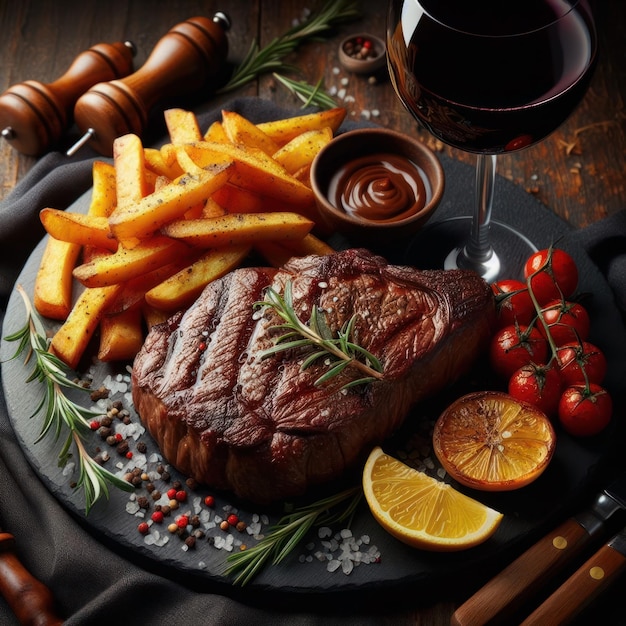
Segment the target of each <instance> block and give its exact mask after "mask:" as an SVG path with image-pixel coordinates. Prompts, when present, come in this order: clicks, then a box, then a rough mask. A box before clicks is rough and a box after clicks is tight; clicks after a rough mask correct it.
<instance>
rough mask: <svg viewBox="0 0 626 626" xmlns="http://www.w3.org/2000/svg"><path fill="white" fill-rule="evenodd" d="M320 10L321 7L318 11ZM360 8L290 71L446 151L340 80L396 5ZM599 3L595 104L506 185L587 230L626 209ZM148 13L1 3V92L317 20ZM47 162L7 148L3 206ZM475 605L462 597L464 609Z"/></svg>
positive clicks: (503, 164)
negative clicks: (200, 37) (180, 33)
mask: <svg viewBox="0 0 626 626" xmlns="http://www.w3.org/2000/svg"><path fill="white" fill-rule="evenodd" d="M319 4H321V3H317V2H311V7H315V6H317V5H319ZM358 4H359V5H360V6H361V9H362V12H363V17H362V19H361V20H360V21H358V22H354V23H351V24H346V25H343V26H342V27H341V28H339V29H337V30H336V32H334V33H333V34H332V36H331V37H330V38H329V39H328V40H327V41H326V42H323V43H310V44H307V45H305V46H303V47H301V48H300V49H299V50H298V51H297V53H296V54H294V55H293V57H292V58H290V59H289V61H290V62H292V63H294V64H297V65H298V67H299V68H300V69H301V70H302V73H303V75H302V78H304V79H306V80H308V81H309V82H310V83H316V82H317V81H318V80H319V79H320V78H322V77H323V79H324V81H325V86H326V88H327V90H332V89H333V88H335V89H337V90H341V89H344V90H345V94H346V96H347V97H345V98H344V99H339V98H338V99H337V100H338V103H339V104H342V105H343V106H345V107H346V108H347V109H348V115H349V117H350V118H353V119H360V118H364V117H369V118H371V119H372V120H373V121H375V122H377V123H379V124H380V125H382V126H386V127H391V128H395V129H399V130H401V131H402V132H405V133H408V134H415V135H419V136H420V137H422V138H423V140H424V141H426V142H428V143H431V144H433V145H434V142H433V141H432V139H431V138H430V136H429V135H428V134H427V133H426V132H425V131H423V130H420V129H419V128H418V126H417V124H416V122H415V121H414V120H413V118H412V117H411V116H410V115H409V114H408V113H407V112H406V111H405V110H404V108H403V107H402V105H401V104H400V102H399V101H398V100H397V98H396V96H395V94H394V92H393V90H392V88H391V86H390V84H389V81H388V80H387V78H386V75H385V74H384V72H383V75H382V76H379V77H378V80H377V81H376V82H375V83H373V82H372V81H370V80H368V77H359V76H355V75H350V74H348V73H346V72H345V71H344V70H342V69H340V65H339V62H338V54H337V52H338V44H339V42H340V40H341V39H342V37H343V36H345V35H346V34H349V33H354V32H357V31H361V32H363V31H366V32H370V33H372V34H376V35H379V36H381V37H383V36H384V27H385V5H386V3H385V2H381V1H380V0H378V1H375V0H365V1H363V2H360V3H358ZM596 4H597V5H598V7H597V9H596V11H597V15H596V16H597V21H598V30H599V33H600V62H599V65H598V67H597V70H596V73H595V76H594V79H593V82H592V84H591V88H590V90H589V92H588V94H587V96H586V98H585V99H584V101H583V102H582V104H581V105H580V106H579V108H578V109H577V110H576V112H575V113H574V114H573V115H572V116H571V117H570V119H569V120H568V121H567V122H566V123H565V124H563V126H562V127H561V128H560V129H558V130H557V131H556V132H555V133H554V134H553V135H552V136H550V137H549V138H548V139H546V140H545V141H543V142H542V143H541V144H539V145H538V146H535V147H532V148H529V149H527V150H525V151H521V152H519V153H515V154H511V155H508V156H504V157H502V158H500V160H499V173H500V174H503V175H504V176H505V177H506V178H508V179H510V180H511V181H514V182H515V183H517V184H519V185H520V186H522V187H523V188H525V189H527V190H528V191H529V192H531V193H533V194H535V195H536V197H537V198H538V199H539V200H541V201H542V202H543V203H545V204H546V205H547V206H548V207H550V208H551V209H552V210H553V211H554V212H555V213H556V214H558V215H559V216H561V217H562V218H563V219H565V220H566V221H568V222H569V223H570V224H572V225H573V226H575V227H584V226H586V225H588V224H590V223H592V222H594V221H596V220H599V219H601V218H603V217H605V216H607V215H610V214H612V213H615V212H617V211H619V210H620V209H622V208H624V207H626V184H625V183H626V156H625V155H626V123H625V122H626V112H625V110H624V101H625V99H626V46H624V31H623V29H624V26H625V25H626V3H624V2H623V0H601V1H599V2H597V3H596ZM147 5H148V3H144V2H141V1H140V0H108V1H107V2H102V1H100V0H76V1H69V0H60V1H59V2H55V3H49V2H44V1H43V0H41V1H38V0H30V1H29V0H21V1H20V2H2V3H0V47H1V54H0V58H1V59H2V62H1V63H0V93H1V92H3V91H4V90H6V89H7V88H8V87H9V86H11V85H13V84H15V83H18V82H21V81H24V80H26V79H33V80H38V81H41V82H44V83H48V82H52V81H53V80H55V79H56V78H58V77H59V76H61V75H62V74H63V73H64V72H65V71H66V70H67V68H68V67H69V66H70V64H71V62H72V60H73V59H74V57H75V56H76V55H77V54H78V53H79V52H81V51H82V50H85V49H87V48H88V47H90V46H91V45H94V44H95V43H99V42H114V41H123V40H126V39H130V40H132V41H133V42H134V43H135V44H136V46H137V49H138V52H137V56H136V57H135V65H136V67H141V65H142V63H143V62H144V61H145V59H146V58H147V57H148V55H149V53H150V51H151V50H152V48H153V46H154V45H155V44H156V42H157V41H158V40H159V39H160V38H161V37H162V36H163V35H164V34H165V33H166V32H167V30H169V28H171V27H172V26H173V25H174V24H176V23H178V22H180V21H182V20H184V19H186V18H188V17H192V16H195V15H212V14H213V13H214V12H215V11H217V10H226V11H227V12H228V13H229V14H230V15H231V17H232V22H233V23H232V29H231V31H230V33H229V44H230V54H229V59H230V60H231V61H232V62H234V63H236V62H237V61H238V60H240V59H241V58H242V57H243V56H244V54H245V53H246V52H247V50H248V48H249V46H250V42H251V41H252V39H253V38H257V39H258V40H259V41H260V43H261V45H265V44H267V43H268V42H269V41H270V40H271V39H272V38H274V37H275V36H277V35H280V34H282V33H283V32H284V31H285V30H287V29H288V28H289V27H291V25H292V22H293V21H294V20H296V19H299V18H302V17H303V16H304V15H306V11H307V10H308V9H307V8H305V7H308V6H309V5H308V3H307V4H304V6H303V3H302V2H298V1H297V0H290V1H287V0H285V1H282V2H278V1H276V2H273V1H272V0H257V1H252V0H228V2H223V3H220V2H216V1H211V2H206V1H204V0H178V1H177V2H152V3H149V7H150V8H149V10H147V8H146V7H147ZM337 70H338V71H337ZM233 95H259V96H261V97H263V98H268V99H271V100H273V101H275V102H277V103H278V104H281V105H283V106H285V107H291V108H297V107H299V106H300V103H299V102H297V101H296V100H295V99H294V97H293V96H292V95H291V94H289V93H288V92H287V91H286V90H285V89H284V88H282V87H280V86H277V85H276V83H275V81H274V80H273V79H272V78H271V77H269V76H264V77H262V78H261V79H260V80H258V81H255V82H253V83H250V84H248V85H247V86H245V87H243V88H241V89H240V90H239V91H237V92H236V93H235V94H230V95H229V96H228V97H232V96H233ZM222 99H224V100H225V99H226V97H223V98H222ZM217 102H219V100H216V103H217ZM62 147H63V148H66V147H68V146H67V145H64V146H62ZM436 147H437V149H438V150H441V151H442V152H444V153H446V154H449V155H451V156H453V157H454V158H458V159H459V160H463V161H469V162H473V158H472V157H468V156H466V155H464V154H461V153H460V152H458V151H455V150H452V149H449V148H446V147H444V146H441V145H440V146H436ZM35 162H36V159H34V158H32V157H26V156H23V155H20V154H19V153H17V152H16V151H15V150H13V149H12V148H11V146H10V145H8V144H7V143H6V142H5V141H2V142H1V143H0V200H2V199H4V198H6V197H7V196H8V194H9V193H10V191H11V189H12V188H13V187H14V185H15V184H16V183H17V182H18V181H19V180H20V179H21V178H22V177H23V176H24V175H25V174H26V173H27V172H28V171H29V169H30V168H31V167H32V166H33V164H34V163H35ZM463 599H464V597H463V594H462V593H460V595H459V601H462V600H463ZM453 608H454V607H453V604H452V603H440V604H436V605H434V606H426V607H420V608H417V607H416V609H415V610H414V611H410V612H408V613H404V614H401V615H395V616H394V618H393V621H394V623H420V624H421V623H424V624H444V623H448V621H449V616H450V614H451V612H452V610H453ZM391 614H393V609H390V615H391ZM396 618H397V619H396Z"/></svg>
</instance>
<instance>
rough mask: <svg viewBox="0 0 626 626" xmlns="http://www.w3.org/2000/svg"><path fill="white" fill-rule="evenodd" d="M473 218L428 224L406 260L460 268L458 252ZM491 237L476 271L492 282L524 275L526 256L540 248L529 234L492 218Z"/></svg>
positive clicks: (425, 266) (426, 265) (419, 264)
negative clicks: (485, 256)
mask: <svg viewBox="0 0 626 626" xmlns="http://www.w3.org/2000/svg"><path fill="white" fill-rule="evenodd" d="M471 223H472V219H471V217H469V216H461V217H451V218H448V219H445V220H441V221H437V222H432V223H430V224H427V225H426V226H425V227H424V228H422V230H421V231H420V232H419V233H418V235H417V236H416V237H415V238H414V239H413V240H412V241H411V242H410V244H409V246H408V250H407V252H406V259H405V260H406V262H407V263H409V264H410V265H413V266H415V267H417V268H420V269H441V268H444V269H458V268H459V267H464V263H463V260H462V259H461V260H459V258H458V257H459V254H460V253H461V252H462V251H463V247H464V246H465V244H466V242H467V241H468V240H469V236H470V227H471ZM489 239H490V241H491V245H492V246H493V249H494V254H493V255H492V256H491V258H489V259H486V260H484V261H483V262H482V263H481V264H480V267H479V268H476V271H477V272H478V273H479V274H480V275H481V276H482V277H483V278H484V279H485V280H486V281H487V282H489V283H491V282H494V281H496V280H500V279H502V278H518V279H521V278H523V272H524V263H525V262H526V259H528V257H529V256H530V255H531V254H533V253H534V252H537V247H536V246H535V245H534V244H533V242H532V241H530V239H528V237H526V236H525V235H523V234H522V233H520V232H519V231H517V230H515V229H514V228H513V227H511V226H509V225H507V224H503V223H502V222H498V221H494V220H492V221H491V224H490V227H489Z"/></svg>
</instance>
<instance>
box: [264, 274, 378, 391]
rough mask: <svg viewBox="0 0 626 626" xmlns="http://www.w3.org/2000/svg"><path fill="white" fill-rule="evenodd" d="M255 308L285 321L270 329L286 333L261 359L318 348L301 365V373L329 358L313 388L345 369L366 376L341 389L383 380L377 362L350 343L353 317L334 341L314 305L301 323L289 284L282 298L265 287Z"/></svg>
mask: <svg viewBox="0 0 626 626" xmlns="http://www.w3.org/2000/svg"><path fill="white" fill-rule="evenodd" d="M254 306H255V307H260V306H269V307H271V308H273V309H274V310H275V311H276V313H278V315H279V316H280V317H281V318H282V319H283V320H285V323H284V324H279V325H276V326H272V329H276V330H286V331H288V332H286V333H285V334H284V335H281V336H280V337H278V339H277V340H276V344H275V345H274V346H273V347H271V348H267V349H266V350H264V351H263V352H262V353H261V358H267V357H269V356H271V355H273V354H276V353H278V352H284V351H285V350H291V349H294V348H296V349H297V348H307V347H314V348H319V350H316V351H315V352H313V353H312V354H310V355H309V356H308V357H307V358H306V359H305V360H304V361H303V363H302V365H301V368H300V369H301V370H305V369H307V368H308V367H310V366H311V365H312V364H313V363H315V362H316V361H317V360H318V359H320V358H329V357H330V359H331V361H330V363H329V368H330V369H329V370H328V371H327V372H326V373H325V374H322V376H320V377H319V378H318V379H317V380H316V381H315V385H321V384H323V383H325V382H326V381H328V380H330V379H331V378H333V377H334V376H337V375H338V374H340V373H341V372H342V371H343V370H344V369H345V368H346V367H348V366H352V367H355V368H357V369H358V370H359V371H360V372H361V373H363V374H365V376H364V377H363V378H359V379H357V380H353V381H350V382H349V383H347V384H346V385H344V386H343V389H347V388H348V387H354V386H356V385H362V384H365V383H369V382H372V381H374V380H380V379H382V378H383V374H382V365H381V363H380V361H379V360H378V359H377V358H376V357H375V356H374V355H373V354H371V353H370V352H369V351H367V350H366V349H365V348H363V347H361V346H359V345H358V344H356V343H354V342H353V341H352V339H351V337H352V333H353V330H354V324H355V322H356V320H357V315H356V314H355V315H353V316H352V317H351V318H350V319H349V320H348V321H347V322H346V323H345V324H344V325H343V327H342V328H341V330H339V331H337V337H333V334H332V331H331V330H330V328H329V327H328V325H327V324H326V321H325V319H324V316H323V315H321V314H320V311H319V309H318V307H317V305H315V304H314V305H313V307H312V308H311V318H310V320H309V323H308V324H306V323H304V322H303V321H301V320H300V318H299V317H298V316H297V315H296V312H295V310H294V306H293V296H292V290H291V281H289V280H288V281H287V282H286V283H285V292H284V295H282V296H281V295H280V294H279V293H278V292H277V291H275V290H274V289H272V288H271V287H268V288H267V290H266V292H265V300H263V301H261V302H256V303H255V305H254ZM359 357H362V358H364V359H365V361H359Z"/></svg>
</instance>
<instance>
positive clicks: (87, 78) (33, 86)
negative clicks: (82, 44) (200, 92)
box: [0, 42, 135, 156]
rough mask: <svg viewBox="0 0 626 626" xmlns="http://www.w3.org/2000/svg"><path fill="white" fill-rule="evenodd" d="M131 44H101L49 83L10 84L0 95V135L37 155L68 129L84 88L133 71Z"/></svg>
mask: <svg viewBox="0 0 626 626" xmlns="http://www.w3.org/2000/svg"><path fill="white" fill-rule="evenodd" d="M134 54H135V48H134V46H133V44H132V43H130V42H125V43H113V44H108V43H100V44H97V45H95V46H92V47H91V48H89V50H85V51H84V52H82V53H81V54H79V55H78V56H77V57H76V59H74V61H73V63H72V65H71V66H70V67H69V69H68V70H67V71H66V72H65V74H63V76H61V77H60V78H59V79H57V80H56V81H54V82H53V83H50V84H47V85H46V84H43V83H41V82H38V81H34V80H27V81H25V82H23V83H19V84H17V85H14V86H13V87H9V89H7V90H6V91H5V92H4V93H3V94H2V95H1V96H0V128H2V137H4V139H6V141H8V142H9V144H11V146H12V147H13V148H15V149H16V150H17V151H18V152H21V153H23V154H27V155H30V156H38V155H40V154H42V153H43V152H45V151H46V149H48V148H49V147H50V146H52V145H53V144H55V143H56V142H57V141H58V140H59V138H60V137H61V135H62V134H63V133H64V132H65V130H67V127H68V126H69V122H70V120H71V116H72V110H73V108H74V104H75V102H76V101H77V100H78V98H79V97H80V95H81V94H83V93H84V92H85V91H86V90H87V89H89V88H90V87H92V86H93V85H95V84H96V83H99V82H101V81H104V80H113V79H116V78H122V77H124V76H127V75H128V74H130V73H131V72H132V71H133V56H134Z"/></svg>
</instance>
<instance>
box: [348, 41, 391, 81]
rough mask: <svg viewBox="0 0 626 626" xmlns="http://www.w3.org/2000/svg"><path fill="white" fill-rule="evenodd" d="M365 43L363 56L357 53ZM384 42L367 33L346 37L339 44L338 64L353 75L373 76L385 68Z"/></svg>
mask: <svg viewBox="0 0 626 626" xmlns="http://www.w3.org/2000/svg"><path fill="white" fill-rule="evenodd" d="M365 42H367V43H366V44H365V45H366V46H367V52H366V53H365V54H363V53H362V52H361V53H358V52H357V51H358V50H359V49H360V48H361V47H362V45H363V43H365ZM385 61H386V54H385V42H384V41H383V40H382V39H380V38H379V37H376V36H374V35H370V34H368V33H357V34H356V35H350V36H349V37H346V38H345V39H344V40H343V41H342V42H341V43H340V44H339V62H340V63H341V65H343V66H344V67H345V68H346V69H347V70H348V71H349V72H353V73H355V74H375V73H376V72H377V71H378V70H380V69H381V68H383V67H384V66H385Z"/></svg>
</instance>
